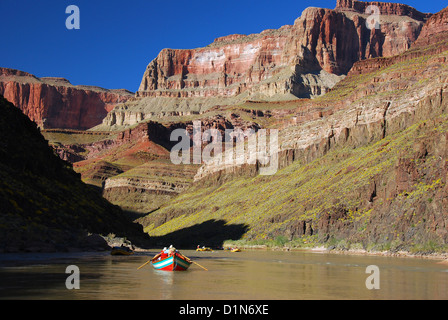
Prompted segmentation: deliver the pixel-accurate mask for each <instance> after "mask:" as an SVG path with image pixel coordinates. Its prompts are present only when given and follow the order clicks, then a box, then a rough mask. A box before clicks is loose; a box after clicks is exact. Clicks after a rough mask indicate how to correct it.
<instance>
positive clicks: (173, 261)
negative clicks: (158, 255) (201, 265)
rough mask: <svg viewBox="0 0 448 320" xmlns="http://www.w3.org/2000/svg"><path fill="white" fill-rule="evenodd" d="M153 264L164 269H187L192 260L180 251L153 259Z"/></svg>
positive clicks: (155, 267)
mask: <svg viewBox="0 0 448 320" xmlns="http://www.w3.org/2000/svg"><path fill="white" fill-rule="evenodd" d="M151 263H152V266H153V267H154V269H156V270H163V271H186V270H187V269H188V268H189V267H190V265H191V264H192V262H191V261H190V260H189V259H188V258H187V257H184V256H183V255H181V254H179V253H174V254H172V255H170V256H168V257H166V258H163V259H160V260H159V259H156V260H154V259H153V260H152V261H151Z"/></svg>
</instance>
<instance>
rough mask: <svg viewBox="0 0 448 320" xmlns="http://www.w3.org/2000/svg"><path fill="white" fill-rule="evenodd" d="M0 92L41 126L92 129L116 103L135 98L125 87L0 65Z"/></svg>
mask: <svg viewBox="0 0 448 320" xmlns="http://www.w3.org/2000/svg"><path fill="white" fill-rule="evenodd" d="M0 95H3V96H4V97H5V98H6V99H8V100H9V101H11V102H12V103H13V104H14V105H15V106H17V107H18V108H19V109H21V110H22V111H23V113H24V114H25V115H27V116H28V117H29V118H30V119H31V120H32V121H34V122H36V123H37V124H38V126H39V127H41V128H66V129H82V130H84V129H89V128H92V127H94V126H96V125H98V124H101V123H102V120H103V119H104V117H106V115H107V113H108V112H109V111H110V110H112V109H113V108H114V107H115V106H116V105H117V104H119V103H123V102H126V101H128V100H130V99H133V98H134V96H133V94H132V93H131V92H129V91H126V90H107V89H102V88H98V87H90V86H74V85H72V84H71V83H70V82H69V81H68V80H66V79H63V78H37V77H36V76H34V75H32V74H29V73H26V72H23V71H19V70H13V69H8V68H0Z"/></svg>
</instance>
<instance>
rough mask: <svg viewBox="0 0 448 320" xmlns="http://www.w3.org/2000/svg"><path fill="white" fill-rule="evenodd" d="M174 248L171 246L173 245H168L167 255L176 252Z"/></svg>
mask: <svg viewBox="0 0 448 320" xmlns="http://www.w3.org/2000/svg"><path fill="white" fill-rule="evenodd" d="M178 252H179V251H177V249H176V248H174V247H173V245H170V248H169V249H168V256H172V255H173V254H175V253H178Z"/></svg>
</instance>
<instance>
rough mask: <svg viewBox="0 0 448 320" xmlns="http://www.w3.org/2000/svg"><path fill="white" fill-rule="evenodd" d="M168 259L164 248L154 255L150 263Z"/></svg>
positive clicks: (166, 250)
mask: <svg viewBox="0 0 448 320" xmlns="http://www.w3.org/2000/svg"><path fill="white" fill-rule="evenodd" d="M167 257H168V249H167V248H166V247H165V248H163V249H162V251H160V252H159V253H158V254H157V255H155V257H154V258H152V261H156V260H162V259H165V258H167Z"/></svg>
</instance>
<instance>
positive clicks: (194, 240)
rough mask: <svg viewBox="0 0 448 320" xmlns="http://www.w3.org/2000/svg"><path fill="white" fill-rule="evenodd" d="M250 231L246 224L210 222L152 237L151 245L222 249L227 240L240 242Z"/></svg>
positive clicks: (223, 221) (220, 221)
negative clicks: (199, 246)
mask: <svg viewBox="0 0 448 320" xmlns="http://www.w3.org/2000/svg"><path fill="white" fill-rule="evenodd" d="M248 230H249V226H248V225H246V224H227V222H226V221H225V220H208V221H205V222H202V223H201V224H196V225H194V226H191V227H187V228H184V229H180V230H177V231H174V232H171V233H169V234H166V235H164V236H152V237H151V240H150V243H151V245H156V246H158V247H160V246H162V247H165V246H169V245H171V244H172V245H173V246H175V247H176V248H182V249H188V248H196V247H197V246H198V245H201V246H202V245H205V246H211V247H222V245H223V243H224V241H226V240H239V239H241V238H242V236H243V235H244V234H245V233H246V232H247V231H248Z"/></svg>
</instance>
